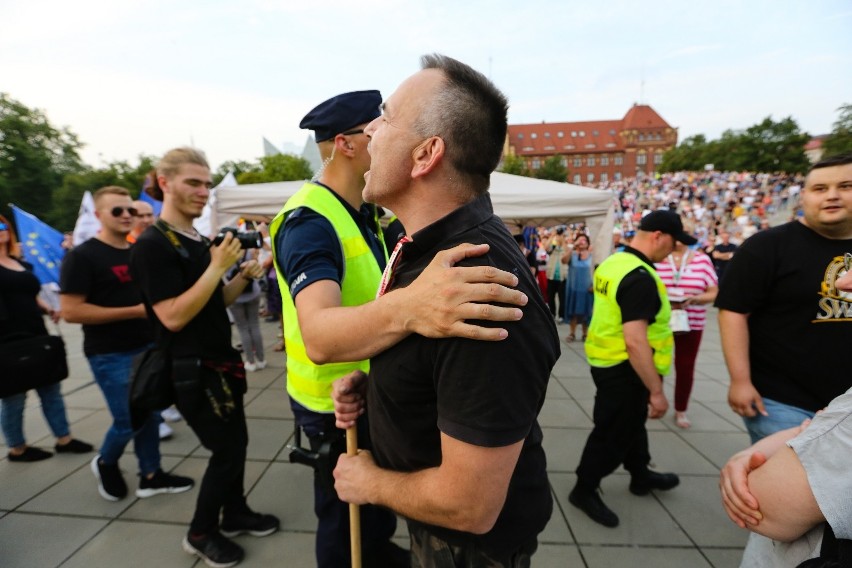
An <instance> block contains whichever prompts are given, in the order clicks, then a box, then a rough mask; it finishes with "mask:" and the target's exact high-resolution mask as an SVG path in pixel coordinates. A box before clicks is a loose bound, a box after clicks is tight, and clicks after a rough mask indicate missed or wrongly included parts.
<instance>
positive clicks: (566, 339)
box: [565, 333, 574, 343]
mask: <svg viewBox="0 0 852 568" xmlns="http://www.w3.org/2000/svg"><path fill="white" fill-rule="evenodd" d="M565 341H566V342H568V343H573V342H574V334H573V333H572V334H571V335H569V336H568V337H566V338H565Z"/></svg>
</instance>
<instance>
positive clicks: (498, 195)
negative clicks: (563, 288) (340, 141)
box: [216, 172, 614, 262]
mask: <svg viewBox="0 0 852 568" xmlns="http://www.w3.org/2000/svg"><path fill="white" fill-rule="evenodd" d="M302 184H304V182H303V181H282V182H274V183H255V184H245V185H240V186H237V187H219V188H217V190H216V220H217V221H218V226H219V227H222V226H227V225H234V224H235V223H236V219H237V218H238V217H242V216H248V215H256V216H263V217H270V218H271V217H273V216H275V215H276V214H277V213H278V211H279V210H280V209H281V207H283V206H284V203H285V202H286V201H287V199H289V198H290V196H291V195H293V194H294V193H296V192H297V191H298V190H299V188H300V187H302ZM489 192H490V193H491V201H492V203H493V204H494V213H496V214H497V216H499V217H500V218H501V219H503V222H504V223H506V224H507V225H515V226H518V227H523V226H524V225H536V226H538V225H544V226H551V225H558V224H560V223H572V222H577V221H585V222H586V225H587V226H588V227H589V230H590V232H591V234H592V241H593V243H592V244H593V246H594V250H595V255H594V257H595V261H596V262H601V261H602V260H603V259H604V258H605V257H606V256H607V255H608V254H609V250H610V247H611V243H612V228H613V221H614V219H613V199H612V192H611V191H609V190H601V189H591V188H588V187H582V186H579V185H572V184H568V183H560V182H555V181H549V180H540V179H535V178H528V177H522V176H515V175H511V174H504V173H500V172H494V173H493V174H491V188H490V190H489ZM229 221H230V222H229Z"/></svg>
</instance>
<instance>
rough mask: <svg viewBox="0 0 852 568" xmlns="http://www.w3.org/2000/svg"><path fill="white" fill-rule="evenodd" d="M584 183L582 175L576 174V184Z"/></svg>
mask: <svg viewBox="0 0 852 568" xmlns="http://www.w3.org/2000/svg"><path fill="white" fill-rule="evenodd" d="M581 183H583V178H581V177H580V174H574V185H580V184H581Z"/></svg>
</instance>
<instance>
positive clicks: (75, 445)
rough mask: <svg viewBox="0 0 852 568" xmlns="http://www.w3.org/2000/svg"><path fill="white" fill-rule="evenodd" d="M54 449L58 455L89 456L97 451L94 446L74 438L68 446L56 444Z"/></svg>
mask: <svg viewBox="0 0 852 568" xmlns="http://www.w3.org/2000/svg"><path fill="white" fill-rule="evenodd" d="M54 447H55V448H56V453H57V454H88V453H89V452H91V451H92V450H94V449H95V447H94V446H93V445H92V444H87V443H86V442H81V441H80V440H76V439H74V438H71V441H70V442H68V443H67V444H56V446H54Z"/></svg>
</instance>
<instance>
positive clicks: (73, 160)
mask: <svg viewBox="0 0 852 568" xmlns="http://www.w3.org/2000/svg"><path fill="white" fill-rule="evenodd" d="M81 146H82V145H81V144H80V141H79V140H78V139H77V136H76V135H74V134H73V133H72V132H71V131H70V130H68V129H67V128H60V129H57V128H55V127H54V126H52V125H51V124H50V122H49V121H48V120H47V116H45V114H44V113H43V112H42V111H40V110H38V109H30V108H28V107H27V106H25V105H24V104H22V103H20V102H18V101H16V100H14V99H12V98H11V97H10V96H9V95H7V94H5V93H0V211H3V213H4V214H8V213H9V211H8V209H7V204H8V203H14V204H15V205H17V206H18V207H20V208H21V209H24V210H25V211H27V212H29V213H32V214H34V215H36V216H38V217H44V216H46V215H47V214H48V213H49V212H50V210H51V207H52V202H53V193H54V190H55V189H56V188H57V187H58V186H59V185H60V183H61V181H62V176H64V175H66V174H71V173H74V172H78V171H80V170H82V169H83V165H82V162H81V161H80V156H79V154H78V152H79V150H80V148H81ZM76 209H77V207H75V211H76Z"/></svg>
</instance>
